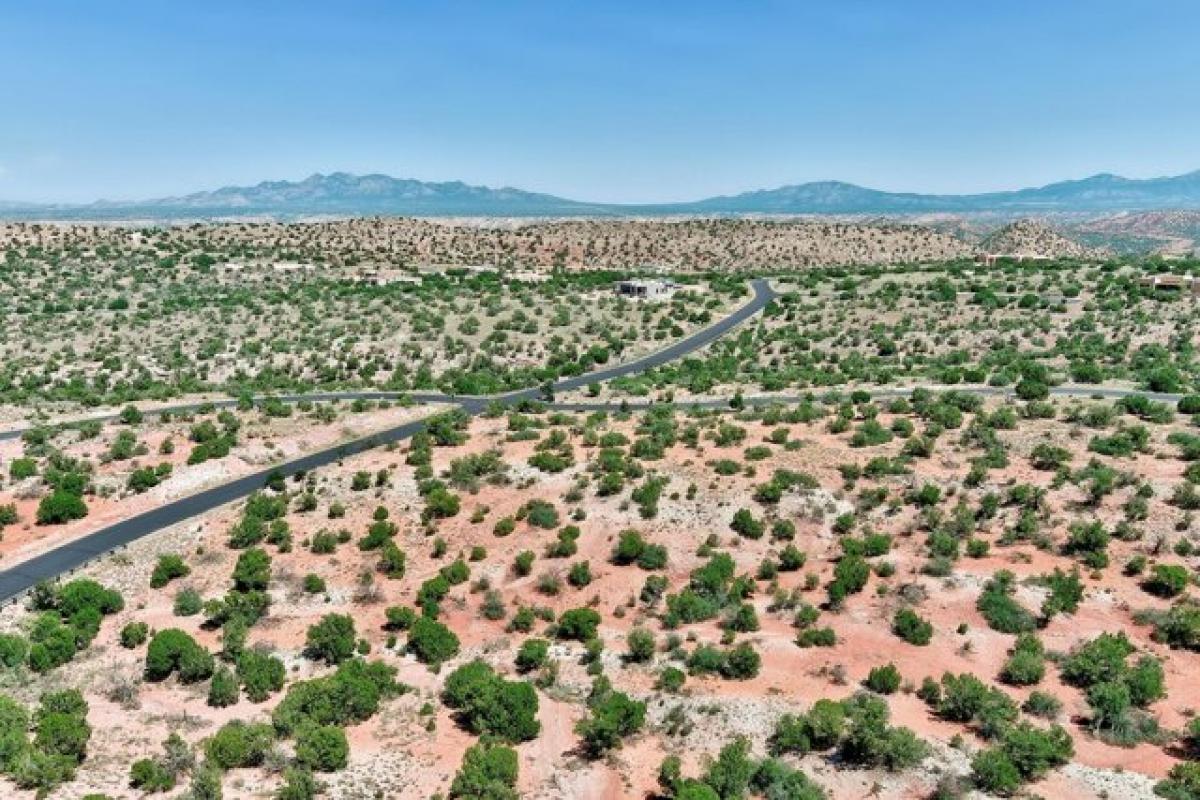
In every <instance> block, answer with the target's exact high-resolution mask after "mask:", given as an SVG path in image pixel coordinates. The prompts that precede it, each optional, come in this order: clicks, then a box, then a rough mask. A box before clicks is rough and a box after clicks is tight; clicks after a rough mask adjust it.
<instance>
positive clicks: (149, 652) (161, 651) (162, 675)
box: [144, 628, 216, 683]
mask: <svg viewBox="0 0 1200 800" xmlns="http://www.w3.org/2000/svg"><path fill="white" fill-rule="evenodd" d="M215 667H216V662H215V661H214V659H213V656H212V654H211V653H209V652H208V650H206V649H204V647H203V646H202V645H200V644H198V643H197V642H196V640H195V639H193V638H192V637H191V636H189V635H188V634H187V633H185V632H184V631H181V630H179V629H178V628H167V629H166V630H161V631H159V632H158V633H156V634H154V637H153V638H152V639H151V640H150V644H149V646H148V647H147V648H146V666H145V670H144V673H145V676H146V680H148V681H164V680H166V679H167V678H169V677H171V675H172V674H173V673H178V674H179V680H180V681H182V682H183V683H198V682H200V681H203V680H207V679H208V678H209V677H211V676H212V674H213V670H214V669H215Z"/></svg>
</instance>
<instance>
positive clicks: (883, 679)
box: [863, 664, 901, 694]
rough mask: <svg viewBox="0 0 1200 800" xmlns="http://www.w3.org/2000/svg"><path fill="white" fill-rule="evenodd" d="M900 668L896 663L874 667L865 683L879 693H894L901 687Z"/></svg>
mask: <svg viewBox="0 0 1200 800" xmlns="http://www.w3.org/2000/svg"><path fill="white" fill-rule="evenodd" d="M900 680H901V678H900V670H898V669H896V665H895V664H885V665H883V666H880V667H872V669H871V671H870V672H869V673H868V674H867V679H866V680H865V681H864V682H863V685H864V686H866V687H867V688H868V689H870V690H871V691H872V692H877V693H878V694H893V693H894V692H895V691H896V690H897V689H899V688H900Z"/></svg>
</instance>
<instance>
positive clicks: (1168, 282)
mask: <svg viewBox="0 0 1200 800" xmlns="http://www.w3.org/2000/svg"><path fill="white" fill-rule="evenodd" d="M1138 283H1140V284H1141V285H1142V286H1146V287H1149V288H1151V289H1154V290H1157V291H1165V292H1180V293H1183V292H1190V293H1192V294H1194V295H1200V278H1194V277H1192V276H1191V275H1147V276H1146V277H1144V278H1142V279H1141V280H1139V281H1138Z"/></svg>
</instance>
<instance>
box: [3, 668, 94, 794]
mask: <svg viewBox="0 0 1200 800" xmlns="http://www.w3.org/2000/svg"><path fill="white" fill-rule="evenodd" d="M87 714H88V705H87V702H86V701H85V700H84V699H83V696H82V695H81V694H80V693H79V692H78V691H77V690H75V689H67V690H64V691H60V692H47V693H45V694H43V695H42V696H41V703H40V706H39V708H38V709H37V711H36V712H35V713H34V714H33V717H32V719H31V718H30V715H29V712H28V711H27V710H26V709H25V707H24V706H23V705H21V704H20V703H18V702H16V701H15V700H13V699H12V698H10V697H8V696H6V695H0V773H3V774H5V775H8V776H9V777H10V778H11V779H12V781H13V782H14V783H15V784H16V785H17V786H18V787H19V788H21V789H26V790H36V792H37V793H38V796H39V797H45V796H48V795H49V794H50V793H51V792H53V791H54V790H55V789H56V788H57V787H58V786H59V785H60V784H63V783H66V782H68V781H71V780H73V779H74V777H75V770H76V768H77V767H78V766H79V765H80V763H82V762H83V760H84V758H86V757H87V746H88V741H89V740H90V739H91V735H92V728H91V726H90V725H89V724H88V721H87ZM31 725H32V730H33V740H32V741H30V738H29V733H30V728H31Z"/></svg>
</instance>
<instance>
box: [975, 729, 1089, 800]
mask: <svg viewBox="0 0 1200 800" xmlns="http://www.w3.org/2000/svg"><path fill="white" fill-rule="evenodd" d="M1074 754H1075V745H1074V743H1073V742H1072V741H1071V735H1070V734H1069V733H1067V732H1066V731H1065V730H1064V729H1063V728H1062V727H1061V726H1059V725H1051V726H1050V727H1049V728H1044V729H1043V728H1038V727H1036V726H1034V725H1031V724H1029V723H1028V722H1021V723H1018V724H1016V725H1013V726H1011V727H1009V728H1007V729H1006V730H1005V731H1004V732H1003V734H1002V735H1001V736H1000V741H999V743H998V744H997V745H995V746H994V747H989V748H986V749H984V750H980V751H979V752H978V753H976V754H975V757H974V758H972V759H971V775H972V777H973V779H974V781H975V785H976V786H978V787H979V788H980V789H982V790H983V791H985V792H990V793H992V794H999V795H1011V794H1015V793H1016V792H1017V791H1018V790H1019V789H1020V788H1021V785H1022V784H1023V783H1026V782H1028V781H1033V780H1037V779H1038V778H1040V777H1042V776H1043V775H1045V774H1046V773H1047V772H1049V771H1050V770H1051V769H1053V768H1055V767H1060V766H1062V765H1063V764H1066V763H1067V762H1068V761H1070V760H1071V756H1072V755H1074Z"/></svg>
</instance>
